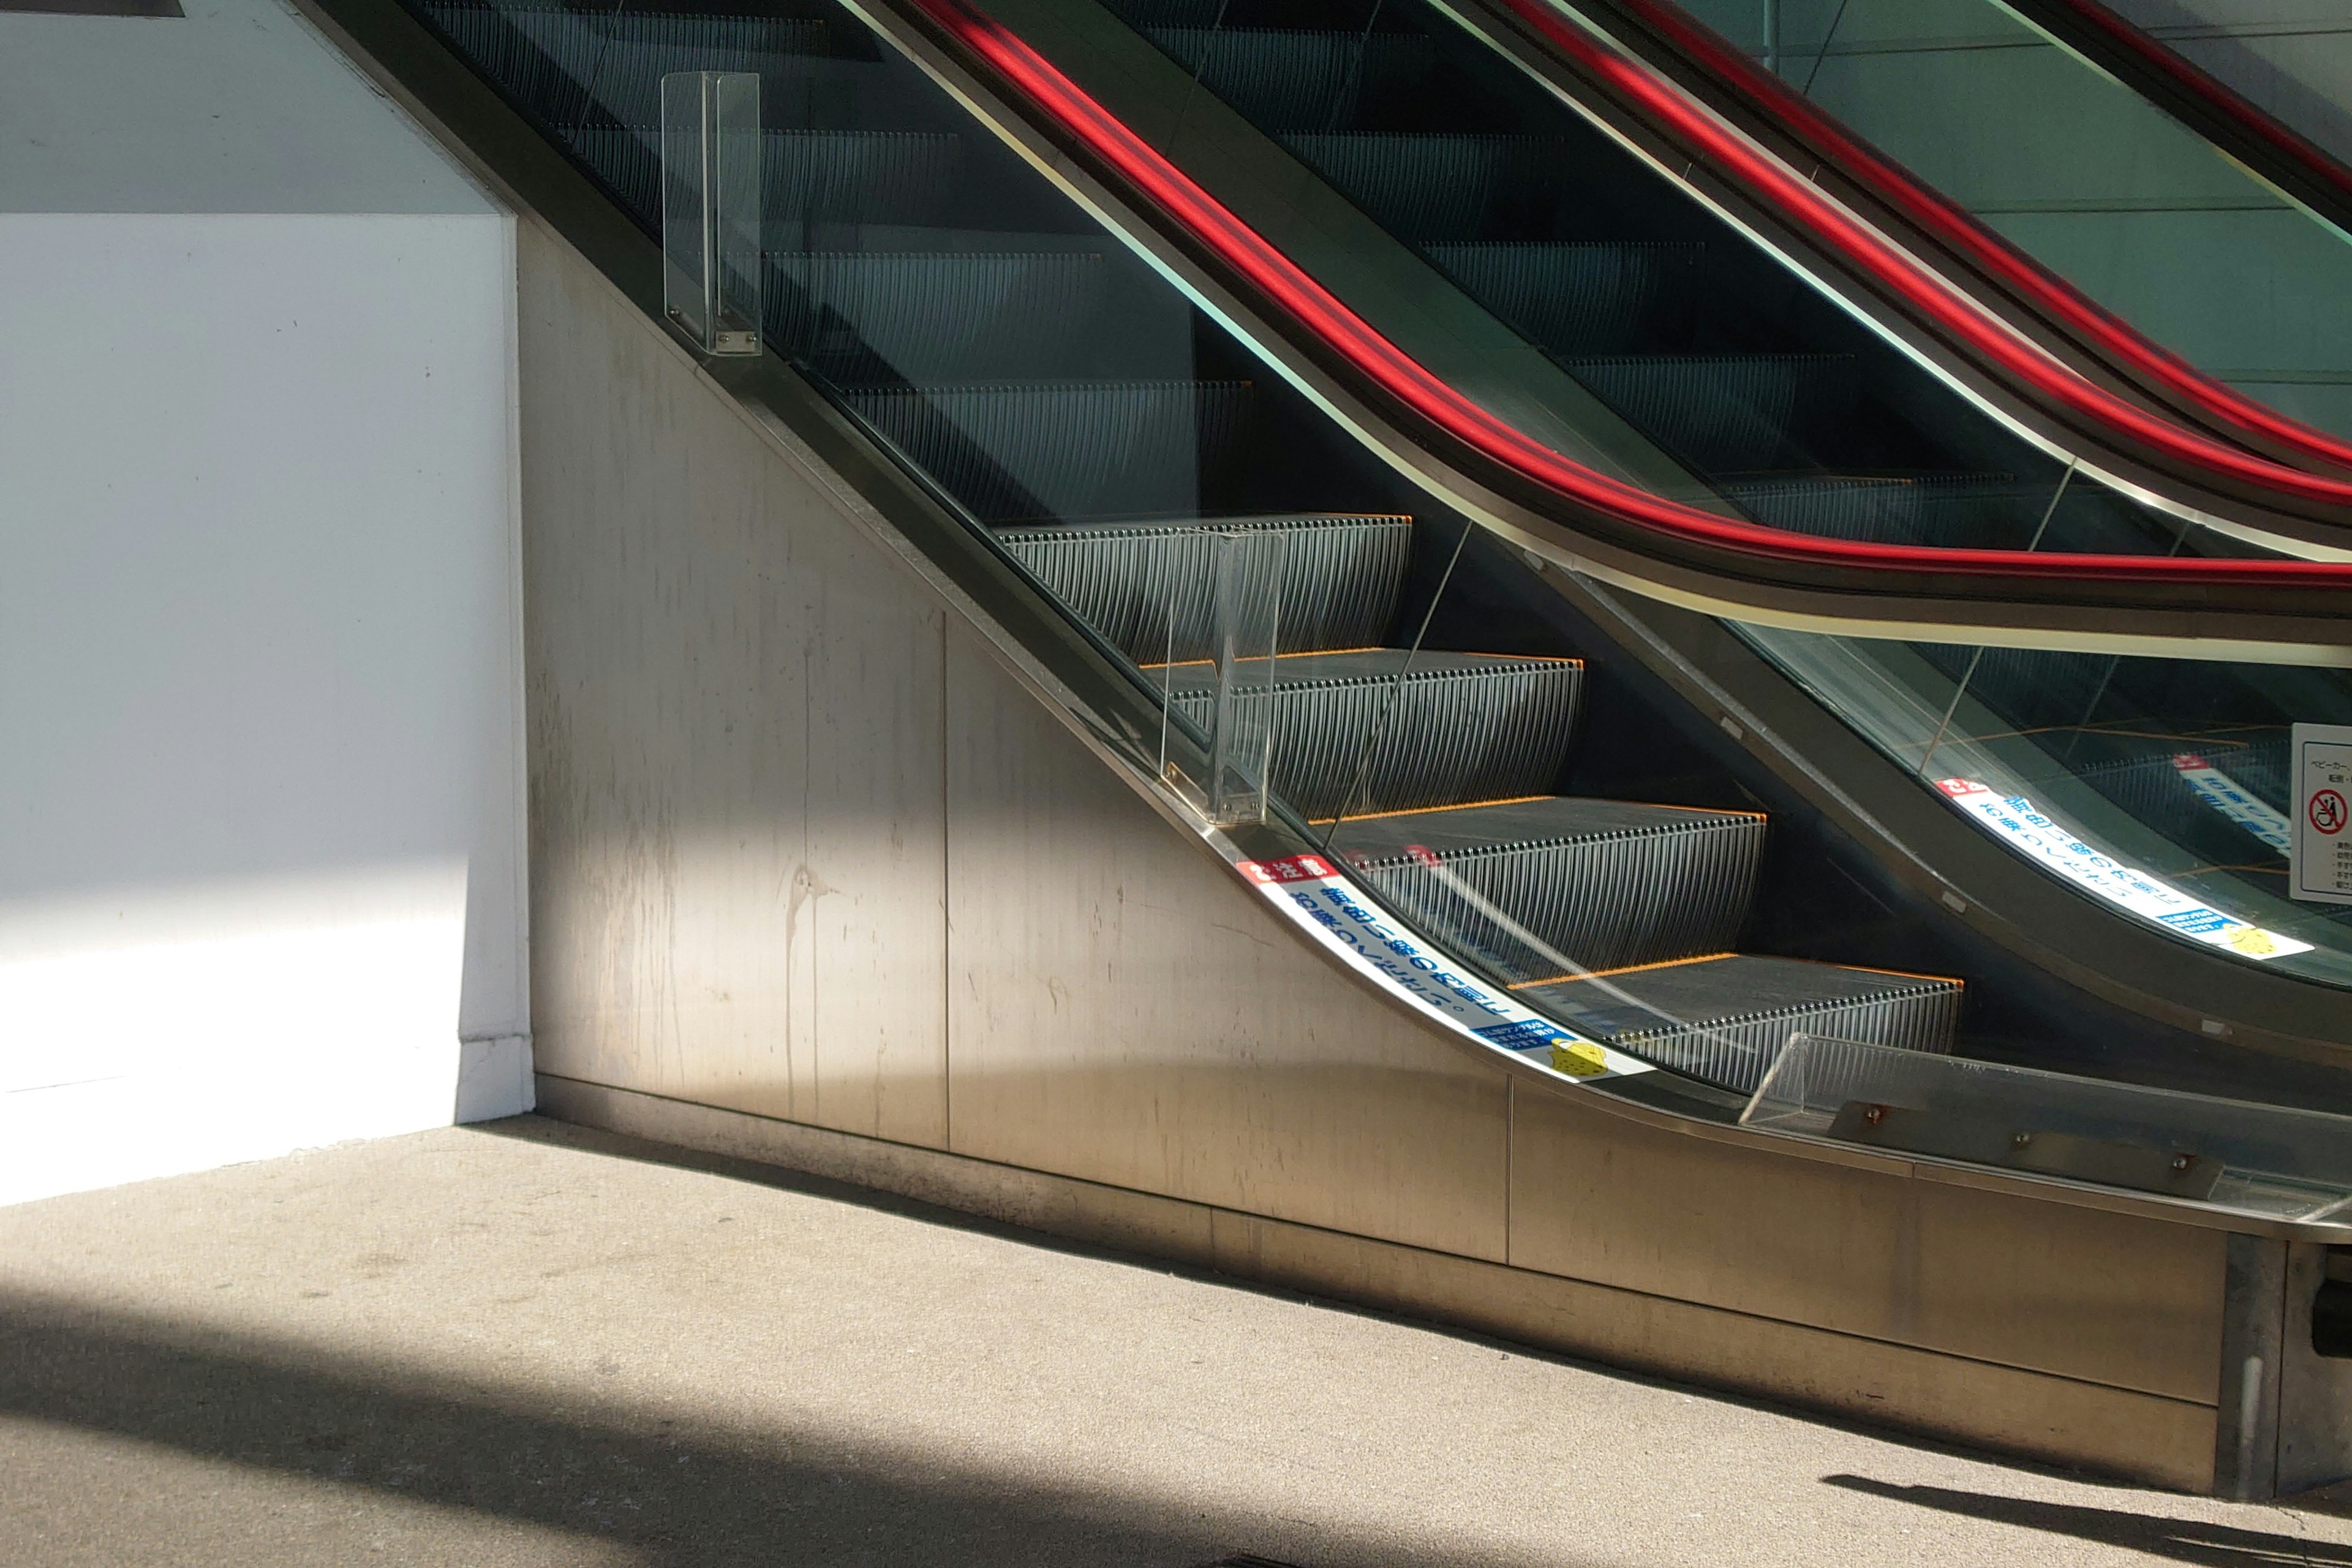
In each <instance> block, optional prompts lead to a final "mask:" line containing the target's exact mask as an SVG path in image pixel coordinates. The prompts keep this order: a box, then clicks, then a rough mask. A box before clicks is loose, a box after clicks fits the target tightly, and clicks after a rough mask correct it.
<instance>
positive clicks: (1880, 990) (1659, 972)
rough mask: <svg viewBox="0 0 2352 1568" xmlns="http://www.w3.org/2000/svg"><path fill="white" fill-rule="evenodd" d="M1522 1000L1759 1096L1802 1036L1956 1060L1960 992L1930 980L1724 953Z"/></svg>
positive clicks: (1525, 990)
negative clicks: (1756, 1091) (1769, 1076)
mask: <svg viewBox="0 0 2352 1568" xmlns="http://www.w3.org/2000/svg"><path fill="white" fill-rule="evenodd" d="M1518 996H1519V999H1520V1000H1521V1001H1523V1002H1526V1003H1528V1005H1530V1006H1535V1007H1540V1008H1542V1009H1544V1010H1545V1011H1547V1012H1549V1013H1551V1014H1552V1015H1553V1016H1556V1017H1558V1018H1559V1019H1560V1020H1561V1021H1562V1022H1563V1023H1566V1024H1567V1025H1568V1026H1570V1027H1571V1028H1574V1029H1577V1030H1580V1031H1581V1032H1583V1033H1586V1034H1589V1035H1591V1036H1593V1037H1597V1038H1599V1039H1602V1040H1605V1041H1607V1042H1608V1043H1610V1044H1612V1045H1615V1046H1619V1047H1622V1048H1624V1049H1626V1050H1628V1051H1631V1052H1633V1054H1634V1055H1636V1056H1639V1057H1642V1058H1645V1059H1647V1060H1649V1061H1653V1062H1655V1063H1657V1064H1658V1065H1660V1066H1661V1067H1667V1068H1674V1069H1675V1070H1676V1071H1679V1072H1685V1073H1688V1074H1690V1075H1691V1076H1692V1077H1694V1078H1700V1079H1706V1080H1707V1081H1708V1082H1710V1083H1714V1084H1718V1085H1720V1086H1722V1087H1723V1088H1726V1089H1736V1090H1738V1091H1739V1092H1741V1093H1751V1092H1753V1091H1754V1089H1755V1088H1756V1086H1757V1085H1758V1084H1759V1083H1760V1082H1761V1081H1762V1080H1763V1077H1764V1074H1765V1073H1766V1072H1767V1071H1769V1069H1770V1068H1771V1065H1772V1063H1773V1062H1774V1061H1776V1060H1778V1059H1779V1058H1780V1052H1781V1051H1782V1050H1783V1049H1785V1048H1786V1047H1787V1046H1788V1043H1789V1038H1790V1036H1792V1035H1795V1034H1799V1033H1803V1034H1813V1035H1827V1036H1832V1037H1836V1038H1838V1039H1844V1040H1863V1041H1866V1042H1868V1043H1870V1044H1873V1045H1881V1046H1890V1047H1895V1048H1897V1049H1901V1050H1913V1051H1934V1052H1946V1051H1949V1050H1950V1049H1951V1048H1952V1042H1953V1040H1954V1038H1955V1037H1956V1036H1957V1034H1958V1029H1959V1017H1960V996H1961V991H1960V986H1959V984H1958V982H1957V981H1951V980H1944V979H1939V978H1937V977H1934V976H1930V975H1916V974H1893V973H1882V972H1879V971H1875V970H1863V969H1846V968H1842V967H1839V966H1837V965H1833V964H1823V963H1802V962H1800V961H1797V960H1793V959H1781V958H1764V957H1757V956H1751V955H1747V954H1727V955H1725V956H1724V957H1721V958H1717V959H1711V960H1706V961H1704V962H1701V963H1683V964H1669V965H1663V966H1660V967H1657V968H1653V969H1642V970H1634V971H1632V972H1629V973H1622V974H1614V975H1604V976H1600V977H1597V978H1593V979H1587V980H1579V981H1573V982H1567V983H1561V984H1545V985H1532V986H1522V987H1520V988H1519V990H1518Z"/></svg>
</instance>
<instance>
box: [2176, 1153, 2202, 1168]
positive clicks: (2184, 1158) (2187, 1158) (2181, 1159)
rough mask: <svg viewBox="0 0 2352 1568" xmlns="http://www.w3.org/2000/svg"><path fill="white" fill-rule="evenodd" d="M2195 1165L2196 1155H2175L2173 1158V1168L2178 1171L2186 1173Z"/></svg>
mask: <svg viewBox="0 0 2352 1568" xmlns="http://www.w3.org/2000/svg"><path fill="white" fill-rule="evenodd" d="M2195 1163H2197V1156H2196V1155H2194V1154H2175V1155H2174V1156H2173V1157H2172V1168H2173V1169H2174V1170H2176V1171H2185V1170H2187V1169H2189V1166H2191V1165H2193V1164H2195Z"/></svg>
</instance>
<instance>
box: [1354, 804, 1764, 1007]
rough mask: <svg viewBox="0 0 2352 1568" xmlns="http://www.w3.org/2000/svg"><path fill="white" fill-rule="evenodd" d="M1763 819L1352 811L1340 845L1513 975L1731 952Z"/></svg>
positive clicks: (1593, 808)
mask: <svg viewBox="0 0 2352 1568" xmlns="http://www.w3.org/2000/svg"><path fill="white" fill-rule="evenodd" d="M1764 826H1765V824H1764V818H1763V817H1762V816H1758V815H1756V814H1755V813H1752V812H1731V811H1698V810H1689V809H1685V808H1682V807H1678V806H1671V805H1643V804H1640V803H1637V802H1633V801H1620V800H1588V799H1582V798H1578V797H1574V796H1563V795H1551V796H1547V797H1544V798H1540V799H1536V800H1519V801H1502V802H1496V803H1494V804H1490V805H1465V806H1454V807H1452V808H1449V809H1446V810H1441V811H1412V812H1398V813H1394V814H1391V815H1389V816H1373V817H1365V818H1351V819H1350V820H1349V821H1347V822H1345V823H1343V824H1341V825H1340V827H1339V833H1338V834H1337V836H1336V837H1334V839H1333V841H1332V853H1333V854H1334V855H1336V856H1338V857H1339V858H1340V859H1341V860H1343V861H1345V862H1346V863H1347V864H1348V865H1349V866H1350V867H1352V868H1354V869H1355V871H1356V872H1357V874H1358V875H1359V876H1360V877H1361V878H1362V879H1364V880H1365V881H1366V882H1367V883H1369V884H1370V886H1371V887H1372V888H1373V889H1376V890H1377V891H1378V892H1379V893H1380V895H1381V898H1383V899H1384V900H1387V901H1388V903H1389V905H1390V907H1391V908H1392V909H1394V910H1396V911H1397V912H1398V913H1399V914H1402V915H1403V916H1404V917H1405V918H1406V919H1408V920H1411V921H1414V922H1415V923H1416V924H1418V925H1419V926H1420V927H1421V929H1422V930H1423V931H1427V932H1428V933H1429V934H1430V935H1432V936H1433V937H1435V938H1437V939H1438V940H1439V941H1440V942H1445V943H1447V944H1449V945H1450V946H1452V947H1453V948H1454V951H1456V952H1461V953H1462V954H1463V955H1464V956H1465V957H1472V958H1476V959H1478V960H1480V961H1481V962H1483V963H1486V965H1487V966H1488V968H1489V969H1490V970H1491V972H1492V973H1496V974H1497V975H1499V976H1501V977H1503V978H1504V979H1506V980H1510V981H1521V980H1528V979H1531V978H1534V977H1537V976H1540V975H1549V974H1558V973H1561V972H1562V971H1564V970H1567V969H1570V968H1571V967H1574V968H1583V969H1618V968H1622V967H1624V966H1625V965H1627V964H1635V963H1659V962H1661V961H1664V960H1670V959H1680V958H1690V957H1694V956H1696V955H1698V954H1702V953H1712V952H1722V951H1724V950H1725V949H1726V948H1727V947H1729V946H1730V945H1731V944H1732V942H1735V941H1736V940H1738V935H1739V924H1740V921H1741V920H1742V919H1744V918H1745V917H1746V915H1747V912H1748V898H1749V896H1750V895H1751V894H1752V893H1753V891H1754V890H1755V885H1756V871H1757V867H1758V865H1759V862H1760V861H1761V860H1762V858H1763V854H1764Z"/></svg>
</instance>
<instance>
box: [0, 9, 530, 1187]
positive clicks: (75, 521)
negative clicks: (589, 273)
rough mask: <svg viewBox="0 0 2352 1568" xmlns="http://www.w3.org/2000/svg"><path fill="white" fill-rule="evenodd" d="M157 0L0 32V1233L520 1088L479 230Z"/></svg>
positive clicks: (494, 426) (9, 18) (393, 134)
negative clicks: (96, 1198) (2, 1216)
mask: <svg viewBox="0 0 2352 1568" xmlns="http://www.w3.org/2000/svg"><path fill="white" fill-rule="evenodd" d="M187 10H188V15H187V16H184V17H182V18H168V19H164V18H156V19H149V18H135V19H134V18H121V17H99V16H34V15H23V14H15V13H0V278H5V279H6V280H7V283H6V287H5V289H0V476H5V479H0V736H5V742H0V1201H5V1200H9V1199H18V1198H25V1197H30V1196H34V1195H37V1194H46V1193H53V1192H59V1191H66V1190H69V1189H73V1188H78V1187H88V1186H95V1185H101V1184H109V1183H113V1182H120V1181H125V1180H131V1179H134V1178H138V1177H142V1176H147V1175H153V1174H161V1173H166V1172H172V1171H183V1170H190V1169H195V1168H200V1167H203V1166H206V1165H211V1164H217V1163H225V1162H228V1161H234V1160H241V1159H252V1158H257V1157H261V1156H264V1155H268V1154H271V1153H276V1152H282V1151H284V1150H287V1149H290V1148H295V1147H299V1146H304V1145H310V1144H318V1143H324V1142H334V1141H337V1140H340V1139H344V1138H350V1137H357V1136H364V1135H373V1134H377V1133H384V1132H392V1131H406V1130H410V1129H415V1128H418V1127H425V1126H430V1125H435V1124H438V1123H446V1122H448V1121H451V1120H453V1119H470V1118H474V1117H479V1116H486V1115H498V1114H506V1113H509V1112H511V1111H514V1110H521V1109H524V1108H525V1107H527V1106H528V1104H529V1100H530V1054H529V1049H530V1048H529V1030H530V1017H529V1003H528V996H527V993H526V989H525V984H524V971H525V963H524V942H525V926H524V921H525V915H524V898H523V875H524V858H523V847H522V835H521V805H520V802H521V793H522V780H521V764H520V735H521V694H520V677H519V673H518V671H519V654H518V647H519V637H520V632H519V619H520V609H519V605H518V576H517V569H516V551H517V531H516V517H517V500H516V494H517V471H516V459H515V455H514V454H515V434H514V421H513V416H512V407H513V368H512V367H513V349H512V342H513V331H514V329H513V314H514V309H513V293H514V286H513V277H514V263H513V247H514V239H513V220H512V218H511V216H509V214H507V213H506V212H505V211H504V210H502V209H501V207H500V206H499V205H498V204H497V203H496V202H494V201H493V200H491V199H490V198H489V197H488V196H487V195H485V194H484V193H483V192H482V191H481V190H480V189H478V187H477V186H476V185H475V184H473V183H472V182H470V181H469V180H468V179H467V177H466V176H465V175H464V174H462V173H461V172H460V171H459V170H458V168H457V166H456V165H455V164H453V163H450V162H449V161H448V160H447V159H446V157H445V156H444V155H443V154H442V153H440V152H439V151H438V150H437V149H436V147H435V146H434V145H433V144H432V143H431V142H428V141H427V140H426V139H425V137H424V136H423V135H422V134H421V133H420V132H418V131H417V130H416V128H415V126H413V125H412V124H411V123H410V122H408V121H406V120H405V119H404V118H403V117H402V116H401V115H400V114H399V112H398V111H397V110H394V108H393V106H392V105H391V104H390V103H389V102H388V101H386V100H384V99H383V97H382V96H381V95H380V94H378V93H377V92H376V91H375V90H374V89H373V88H372V87H371V86H370V85H369V84H368V83H366V82H365V81H364V80H363V79H362V78H361V77H360V76H359V75H358V74H357V73H356V72H355V71H354V70H353V69H352V67H351V66H350V65H349V64H348V63H347V62H346V61H344V60H343V59H342V58H341V57H340V56H338V55H337V54H335V53H334V52H333V51H332V50H331V49H330V48H329V47H327V46H326V45H325V44H324V43H323V42H322V41H321V40H320V38H319V37H317V36H316V35H315V34H314V33H313V32H312V31H311V30H310V27H309V26H308V25H307V24H305V23H304V22H302V21H301V20H300V19H299V18H298V17H297V16H295V15H294V14H293V13H292V12H290V11H289V10H287V9H285V8H283V7H281V6H280V5H278V4H277V3H276V0H190V3H189V4H188V6H187Z"/></svg>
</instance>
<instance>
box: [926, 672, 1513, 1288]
mask: <svg viewBox="0 0 2352 1568" xmlns="http://www.w3.org/2000/svg"><path fill="white" fill-rule="evenodd" d="M948 671H949V673H948V690H949V702H948V803H949V805H948V811H949V835H948V907H949V931H950V936H949V991H948V1009H949V1021H950V1051H949V1058H948V1066H949V1078H950V1092H949V1103H950V1107H951V1118H950V1129H951V1131H950V1147H951V1148H952V1149H954V1150H955V1151H956V1152H959V1153H964V1154H972V1155H977V1156H979V1157H980V1158H982V1159H987V1160H996V1161H1003V1162H1004V1163H1009V1164H1016V1165H1027V1166H1031V1167H1033V1168H1034V1169H1037V1170H1041V1171H1054V1172H1058V1173H1063V1174H1065V1175H1071V1176H1079V1177H1083V1178H1085V1179H1087V1180H1088V1181H1094V1182H1106V1183H1110V1184H1114V1185H1118V1186H1127V1187H1138V1188H1141V1189H1143V1190H1145V1191H1147V1192H1155V1193H1163V1194H1168V1195H1170V1196H1172V1197H1179V1198H1185V1199H1189V1200H1191V1201H1193V1202H1196V1203H1205V1204H1214V1205H1222V1206H1224V1207H1229V1208H1236V1209H1247V1210H1250V1211H1251V1212H1254V1213H1257V1214H1263V1215H1274V1216H1276V1217H1279V1218H1283V1219H1290V1220H1298V1221H1302V1222H1304V1223H1306V1224H1309V1225H1318V1226H1331V1227H1333V1228H1335V1229H1339V1230H1348V1231H1353V1232H1356V1233H1357V1234H1360V1235H1363V1236H1370V1237H1380V1238H1381V1239H1383V1240H1387V1241H1399V1242H1404V1243H1407V1244H1410V1245H1412V1246H1417V1247H1439V1248H1443V1249H1444V1250H1447V1251H1452V1252H1460V1253H1465V1254H1467V1255H1469V1256H1471V1257H1474V1258H1494V1259H1496V1260H1500V1259H1501V1258H1502V1257H1503V1253H1504V1201H1505V1200H1504V1184H1505V1162H1506V1153H1505V1152H1506V1149H1507V1137H1506V1125H1505V1122H1506V1114H1507V1088H1506V1082H1505V1075H1504V1072H1503V1069H1502V1068H1500V1067H1499V1066H1488V1065H1486V1064H1485V1063H1482V1062H1479V1061H1478V1060H1477V1059H1476V1058H1474V1057H1472V1056H1471V1055H1469V1054H1468V1053H1467V1052H1465V1051H1464V1050H1461V1049H1459V1048H1458V1047H1454V1046H1453V1045H1451V1044H1449V1043H1447V1042H1446V1041H1444V1040H1443V1039H1441V1038H1438V1037H1436V1036H1434V1035H1433V1034H1432V1033H1430V1032H1429V1031H1428V1030H1427V1029H1425V1028H1423V1026H1419V1025H1418V1024H1416V1023H1414V1022H1413V1021H1412V1019H1410V1018H1407V1017H1405V1016H1402V1014H1400V1013H1398V1012H1397V1011H1395V1010H1394V1009H1392V1008H1391V1007H1390V1006H1388V1005H1384V1004H1383V1003H1381V1002H1380V1001H1379V1000H1377V999H1375V998H1374V997H1372V996H1371V995H1370V994H1368V993H1367V992H1366V991H1365V990H1364V988H1363V987H1361V986H1360V985H1358V984H1355V983H1354V982H1352V981H1350V980H1349V979H1348V978H1347V977H1346V976H1344V975H1342V974H1341V973H1339V971H1337V970H1336V969H1334V968H1331V967H1329V966H1328V965H1327V964H1326V963H1323V962H1322V961H1320V960H1319V959H1318V958H1317V957H1316V956H1315V955H1314V954H1313V953H1312V952H1310V951H1309V950H1308V949H1307V947H1306V946H1305V945H1304V944H1302V943H1301V942H1299V941H1298V939H1297V936H1295V935H1294V934H1293V933H1292V932H1291V931H1289V930H1288V929H1287V928H1286V927H1285V926H1284V925H1282V924H1281V923H1280V922H1279V921H1278V920H1277V919H1276V916H1275V915H1274V914H1273V913H1272V912H1271V911H1270V910H1268V909H1267V908H1266V906H1265V902H1264V900H1262V899H1261V898H1260V897H1259V896H1258V895H1257V894H1256V893H1255V892H1253V891H1251V890H1250V889H1247V888H1244V887H1243V886H1242V885H1241V884H1240V883H1239V882H1238V881H1236V879H1234V876H1233V875H1232V873H1231V872H1229V871H1227V870H1226V869H1225V868H1223V866H1221V865H1218V864H1217V863H1216V862H1215V861H1213V859H1212V858H1210V857H1209V856H1207V855H1206V854H1204V853H1203V852H1202V848H1201V847H1200V846H1199V845H1198V844H1196V843H1188V842H1186V840H1185V837H1184V836H1183V835H1182V834H1181V833H1179V832H1177V831H1174V830H1172V829H1171V826H1169V824H1168V823H1167V822H1165V821H1164V820H1162V819H1161V818H1160V816H1158V815H1157V814H1156V813H1155V812H1154V811H1153V810H1152V809H1151V808H1150V806H1149V805H1146V804H1145V803H1144V802H1143V801H1142V800H1141V799H1140V798H1139V797H1138V796H1137V795H1136V793H1135V791H1134V790H1133V788H1131V787H1130V786H1129V785H1128V784H1125V783H1124V782H1122V781H1121V780H1119V779H1118V778H1117V777H1115V776H1113V775H1112V774H1111V773H1110V772H1109V771H1108V769H1106V768H1105V767H1104V766H1103V765H1102V764H1101V763H1099V762H1097V760H1096V759H1095V758H1093V757H1092V756H1090V755H1088V754H1087V752H1085V750H1084V749H1083V748H1082V747H1081V746H1080V745H1079V744H1078V742H1076V739H1075V738H1073V737H1072V736H1071V735H1070V733H1069V731H1067V730H1066V729H1065V728H1064V727H1063V726H1062V725H1061V724H1060V723H1059V722H1057V721H1055V719H1054V718H1053V717H1052V716H1051V715H1050V714H1048V713H1046V712H1045V710H1044V709H1043V708H1042V707H1041V706H1040V705H1039V704H1038V703H1037V702H1036V701H1035V700H1033V699H1031V698H1030V697H1029V696H1028V695H1027V694H1026V693H1025V692H1024V691H1022V690H1020V689H1018V688H1017V687H1016V686H1015V685H1014V684H1013V680H1012V679H1011V678H1010V677H1009V676H1008V675H1007V674H1005V672H1004V671H1003V669H1002V668H999V667H998V666H997V665H996V664H995V663H994V661H993V660H992V659H991V658H988V657H987V656H986V655H985V654H984V653H982V650H981V649H980V648H979V647H978V646H977V645H976V644H975V643H973V642H972V641H971V634H970V633H968V632H964V631H961V630H951V631H950V634H949V659H948Z"/></svg>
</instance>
